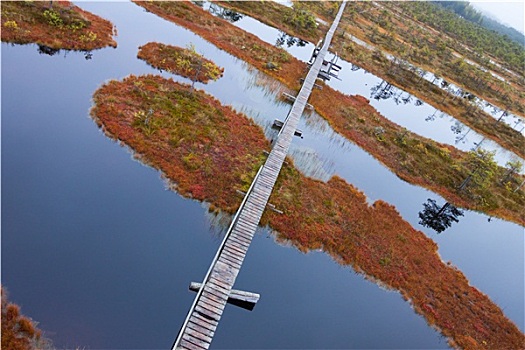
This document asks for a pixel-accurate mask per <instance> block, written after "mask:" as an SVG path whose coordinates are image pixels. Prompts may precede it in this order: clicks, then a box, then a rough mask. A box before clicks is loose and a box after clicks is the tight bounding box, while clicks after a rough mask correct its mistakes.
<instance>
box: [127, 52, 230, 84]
mask: <svg viewBox="0 0 525 350" xmlns="http://www.w3.org/2000/svg"><path fill="white" fill-rule="evenodd" d="M137 57H138V58H140V59H142V60H144V61H146V62H147V63H148V64H149V65H151V66H152V67H155V68H158V69H162V70H166V71H168V72H170V73H174V74H178V75H181V76H183V77H185V78H190V79H193V80H195V81H199V82H201V83H204V84H206V83H207V82H208V81H210V80H217V79H219V78H220V77H222V74H223V72H224V68H220V67H218V66H217V65H215V63H213V62H212V61H210V60H208V59H206V58H204V57H202V55H199V54H198V53H197V52H196V51H195V50H194V49H193V48H189V49H184V48H182V47H177V46H171V45H164V44H160V43H147V44H146V45H143V46H141V47H139V53H138V55H137Z"/></svg>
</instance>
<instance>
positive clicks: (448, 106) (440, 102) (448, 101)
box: [218, 1, 525, 157]
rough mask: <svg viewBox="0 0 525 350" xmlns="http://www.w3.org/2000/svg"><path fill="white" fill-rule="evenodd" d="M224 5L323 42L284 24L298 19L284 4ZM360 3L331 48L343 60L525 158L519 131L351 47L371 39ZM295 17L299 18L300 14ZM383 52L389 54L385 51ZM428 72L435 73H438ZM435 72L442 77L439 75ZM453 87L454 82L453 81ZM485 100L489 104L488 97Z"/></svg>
mask: <svg viewBox="0 0 525 350" xmlns="http://www.w3.org/2000/svg"><path fill="white" fill-rule="evenodd" d="M218 3H219V4H220V5H221V6H224V7H226V8H231V9H234V10H236V11H239V12H241V13H245V14H247V15H249V16H252V17H253V18H256V19H257V20H259V21H262V22H264V23H266V24H268V25H271V26H274V27H276V28H279V29H281V30H286V31H287V33H289V34H291V35H295V36H298V37H301V38H302V39H304V40H308V41H311V42H314V43H315V42H316V41H317V40H318V38H320V37H321V36H322V35H321V30H320V28H321V26H320V27H318V28H317V29H316V30H310V31H304V30H299V29H298V28H297V27H296V26H291V25H289V24H287V22H286V21H281V20H280V19H281V18H286V17H287V16H288V17H291V15H290V14H289V13H294V11H293V10H292V9H291V8H289V7H286V6H283V5H280V4H278V3H266V2H264V3H261V2H257V1H228V2H222V1H221V2H218ZM297 3H301V4H303V5H302V6H300V7H299V8H300V9H301V11H302V12H304V11H308V12H309V13H310V14H312V13H315V14H318V15H319V14H320V15H321V16H323V17H324V18H330V16H331V15H332V14H334V13H335V10H336V8H337V5H336V7H335V9H334V4H335V3H334V2H330V1H327V2H321V1H308V2H304V3H303V2H296V3H295V4H297ZM358 3H359V4H356V3H349V4H348V6H347V9H345V13H344V15H343V17H342V19H341V24H340V25H339V27H338V28H337V30H336V35H335V38H337V39H336V40H333V42H332V45H331V48H332V50H333V51H335V52H337V53H338V54H339V55H340V56H341V57H342V58H343V59H345V60H347V61H349V62H353V63H355V64H357V65H359V66H360V67H362V68H363V69H366V70H367V71H369V72H372V73H373V74H375V75H377V76H378V77H381V78H382V79H386V80H387V81H388V82H390V83H393V84H395V85H396V86H398V87H400V88H401V89H403V90H405V91H407V92H409V93H411V94H412V95H414V96H416V97H417V98H420V99H421V100H423V101H426V102H427V103H429V104H430V105H432V106H434V107H435V108H438V109H439V110H441V111H443V112H446V113H448V114H449V115H452V116H454V118H456V119H457V120H460V121H462V122H463V123H465V124H466V125H468V126H470V127H472V128H473V129H474V130H476V131H478V132H479V133H481V134H483V135H485V136H487V137H488V138H490V139H492V140H494V141H496V142H497V143H499V144H500V145H501V146H502V147H504V148H507V149H509V150H511V151H512V152H514V153H516V154H518V155H519V156H521V157H525V147H524V145H525V143H524V140H525V139H524V138H523V135H521V134H520V133H519V132H518V131H516V130H513V129H512V128H511V127H510V126H509V125H507V124H506V123H503V122H501V123H497V122H496V120H494V118H493V117H491V116H490V115H488V114H487V113H485V112H483V111H482V110H481V109H480V108H477V107H474V106H472V105H471V104H470V102H469V101H468V100H467V99H463V98H453V97H450V96H448V93H447V92H446V91H444V90H443V89H441V88H439V87H438V86H436V85H435V84H433V83H431V82H429V81H427V80H426V79H423V78H421V76H419V75H417V74H416V73H415V72H414V71H413V70H411V69H408V68H407V67H404V66H403V65H402V64H401V63H400V62H395V63H394V62H392V61H390V60H388V59H387V58H386V57H385V56H384V55H382V54H379V52H377V51H373V50H369V49H367V48H365V47H362V46H359V45H357V44H355V43H353V42H352V41H350V40H349V39H348V38H346V39H345V37H346V36H348V35H349V33H351V34H354V35H356V36H363V35H365V34H363V33H361V32H360V31H361V30H364V29H363V28H368V27H371V26H365V25H362V24H361V22H363V21H364V19H363V18H360V17H359V16H357V15H356V13H357V12H358V10H360V11H365V10H364V9H360V8H357V9H355V8H356V7H358V6H365V5H363V4H360V2H358ZM294 6H295V5H294ZM269 9H271V10H269ZM295 12H299V10H297V11H295ZM302 12H299V14H296V15H295V16H296V17H297V16H299V15H300V13H302ZM303 16H305V15H303ZM312 16H313V15H312ZM359 34H361V35H359ZM366 35H369V33H368V31H366ZM383 35H384V36H386V35H387V34H385V33H383ZM376 36H378V37H379V36H380V34H376ZM405 39H406V38H405ZM385 42H390V40H386V39H385ZM380 47H381V48H382V49H384V47H383V46H380ZM439 52H441V51H439ZM429 59H430V58H429ZM416 64H417V63H416ZM452 67H454V69H456V68H457V65H453V66H452ZM461 67H462V68H461V69H462V72H463V73H464V75H465V74H466V75H468V76H469V77H468V78H465V80H466V81H468V82H471V81H473V80H472V79H471V77H470V75H473V74H474V73H472V72H470V70H473V69H474V68H473V67H471V66H470V65H462V66H461ZM426 68H427V67H426ZM428 68H429V69H430V68H435V67H428ZM433 70H434V71H436V69H433ZM447 71H448V70H447ZM452 73H453V74H449V75H453V76H456V77H457V76H458V74H457V72H452ZM467 73H468V74H467ZM436 74H437V73H436ZM487 74H488V73H487ZM484 76H485V75H484ZM489 76H490V74H489ZM479 78H480V76H479V74H478V75H477V79H479ZM490 78H492V76H490ZM490 78H488V77H485V78H483V79H484V80H485V79H490ZM469 79H470V80H469ZM494 79H495V78H494ZM447 80H448V79H447ZM448 81H449V82H450V80H448ZM497 83H500V81H499V80H497ZM486 84H490V83H486ZM458 85H464V84H458ZM467 86H468V85H467ZM484 97H485V98H488V97H487V96H484ZM489 99H490V98H489ZM492 99H494V98H492ZM509 99H510V101H516V100H517V101H519V97H514V100H513V99H512V96H511V97H509ZM504 105H505V106H506V105H508V103H504ZM514 109H519V108H514ZM522 113H523V111H522Z"/></svg>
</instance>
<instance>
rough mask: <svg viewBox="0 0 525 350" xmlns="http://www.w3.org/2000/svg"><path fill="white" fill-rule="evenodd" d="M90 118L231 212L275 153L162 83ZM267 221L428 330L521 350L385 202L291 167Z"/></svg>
mask: <svg viewBox="0 0 525 350" xmlns="http://www.w3.org/2000/svg"><path fill="white" fill-rule="evenodd" d="M93 99H94V103H95V104H94V106H93V108H92V110H91V116H92V117H93V119H94V120H95V121H96V123H97V124H98V125H99V126H100V127H101V128H102V130H103V131H104V132H105V133H106V135H107V136H108V137H110V138H112V139H115V140H118V141H119V142H121V143H123V144H125V145H127V146H128V147H130V148H131V149H133V150H134V151H135V152H136V153H135V154H136V156H137V157H138V158H140V159H141V160H142V161H143V162H145V163H146V164H149V165H151V166H152V167H154V168H156V169H160V170H161V171H162V172H163V174H164V175H163V176H165V177H167V178H168V179H170V180H171V181H173V183H174V184H175V185H174V186H175V187H176V189H177V191H178V192H179V193H180V194H182V195H183V196H186V197H190V198H195V199H199V200H204V201H207V202H209V203H210V209H211V210H217V209H221V210H226V211H228V212H233V211H234V210H235V209H236V208H237V207H238V206H239V205H240V202H241V198H240V197H239V196H238V195H236V191H237V190H246V188H247V187H248V186H249V184H250V183H251V181H252V178H253V177H254V176H255V172H256V169H258V168H259V166H260V165H261V164H262V163H263V161H264V158H265V156H264V153H263V151H264V150H268V149H269V147H270V144H269V142H268V141H267V140H266V139H265V137H264V133H263V131H262V130H261V128H260V127H258V126H257V125H255V123H254V122H252V121H251V120H250V119H248V118H246V117H245V116H244V115H242V114H239V113H237V112H235V111H233V109H232V108H231V107H224V106H221V104H220V103H219V102H218V101H217V100H215V99H214V98H213V97H211V96H209V95H207V94H206V93H204V92H203V91H200V90H193V89H191V87H190V86H188V85H183V84H179V83H176V82H174V81H173V80H171V79H164V78H162V77H160V76H154V75H147V76H140V77H137V76H133V75H132V76H129V77H127V78H125V79H124V80H123V81H110V82H107V83H106V84H104V85H103V86H102V87H101V88H99V89H98V90H97V91H96V92H95V93H94V96H93ZM270 202H271V203H273V204H274V205H275V206H276V207H277V208H278V209H279V210H281V211H283V214H278V213H276V212H273V211H266V212H265V214H264V215H263V218H262V222H261V223H262V224H263V225H264V224H268V225H269V226H270V227H272V228H273V229H274V230H276V231H277V232H278V236H279V237H280V239H283V240H290V241H291V242H293V244H294V245H295V246H297V247H298V248H299V249H301V250H303V251H307V250H309V249H323V250H324V251H326V252H328V253H329V254H330V255H332V256H333V257H334V258H335V259H336V260H337V261H338V262H340V263H341V264H345V265H351V266H352V267H353V268H354V269H355V270H356V271H359V272H363V273H364V274H366V275H368V276H371V277H372V278H374V279H377V280H378V281H380V282H381V283H382V284H384V285H385V286H387V287H389V288H394V289H397V290H399V291H400V292H401V294H402V295H403V297H404V298H405V299H407V300H409V301H410V302H411V303H412V304H413V306H414V309H415V310H416V311H417V312H418V313H420V314H423V315H424V317H425V318H426V319H427V321H428V323H429V324H430V325H432V326H435V327H438V328H439V329H440V330H441V332H442V333H443V334H444V335H445V336H447V337H449V338H451V339H450V344H451V345H452V346H459V347H463V348H509V349H510V348H519V347H520V346H521V345H522V344H523V342H524V341H525V337H524V336H523V334H522V333H521V332H520V331H519V329H518V328H517V327H516V326H515V325H514V324H513V323H512V322H511V321H510V320H508V319H507V318H506V317H505V315H504V314H503V312H502V311H501V310H500V309H499V308H498V307H497V306H496V305H495V304H494V303H493V302H491V301H490V299H489V298H488V297H487V296H486V295H484V294H483V293H481V292H480V291H479V290H477V289H476V288H474V287H472V286H470V285H469V283H468V281H467V279H466V278H465V276H464V275H463V274H462V273H461V272H460V271H459V270H457V269H456V268H454V267H452V266H448V265H447V264H445V263H443V261H441V259H440V257H439V255H438V254H437V245H436V244H435V243H434V242H433V241H432V240H431V239H430V238H428V237H426V235H425V234H424V233H422V232H420V231H417V230H415V229H414V228H412V227H411V226H410V224H409V223H407V222H406V221H404V220H403V219H402V218H401V216H400V215H399V213H398V212H397V211H396V210H395V208H394V207H393V206H391V205H389V204H387V203H385V202H383V201H377V202H375V203H374V204H373V205H372V206H369V205H368V204H367V201H366V198H365V196H364V195H363V194H362V193H361V192H359V191H358V190H357V189H356V188H354V187H353V186H352V185H349V184H348V183H346V182H345V181H344V180H342V179H341V178H338V177H333V178H332V179H330V180H329V181H328V182H326V183H325V182H321V181H317V180H313V179H311V178H308V177H305V176H304V175H302V174H301V173H300V172H299V171H298V170H297V169H295V168H294V166H293V163H292V161H291V160H290V159H288V165H285V166H283V168H282V170H281V174H280V176H279V178H278V180H277V183H276V185H275V187H274V191H273V193H272V195H271V198H270Z"/></svg>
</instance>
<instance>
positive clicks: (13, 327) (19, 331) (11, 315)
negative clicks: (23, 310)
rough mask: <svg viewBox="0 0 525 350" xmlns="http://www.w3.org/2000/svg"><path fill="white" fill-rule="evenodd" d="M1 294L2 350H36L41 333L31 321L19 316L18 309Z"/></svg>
mask: <svg viewBox="0 0 525 350" xmlns="http://www.w3.org/2000/svg"><path fill="white" fill-rule="evenodd" d="M1 292H2V349H6V350H29V349H36V348H37V346H36V344H37V343H38V341H39V340H40V337H41V332H40V331H39V330H38V329H37V328H36V327H35V325H34V324H33V321H31V320H30V319H29V318H27V317H26V316H23V315H22V314H20V307H19V306H18V305H15V304H12V303H10V302H9V301H8V300H7V293H6V291H5V289H4V288H3V287H1Z"/></svg>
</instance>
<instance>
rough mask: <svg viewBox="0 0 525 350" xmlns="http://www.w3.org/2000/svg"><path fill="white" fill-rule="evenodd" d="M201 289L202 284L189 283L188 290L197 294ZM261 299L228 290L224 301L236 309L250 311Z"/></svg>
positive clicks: (254, 294) (251, 294)
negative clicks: (226, 298) (228, 293)
mask: <svg viewBox="0 0 525 350" xmlns="http://www.w3.org/2000/svg"><path fill="white" fill-rule="evenodd" d="M201 287H202V283H198V282H191V283H190V287H189V289H190V290H191V291H193V292H198V291H199V290H200V289H201ZM260 298H261V295H260V294H257V293H252V292H245V291H243V290H237V289H232V290H230V295H229V296H228V300H227V301H226V302H227V303H228V304H232V305H235V306H238V307H241V308H243V309H246V310H250V311H252V310H253V308H254V307H255V304H257V302H258V301H259V299H260Z"/></svg>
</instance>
